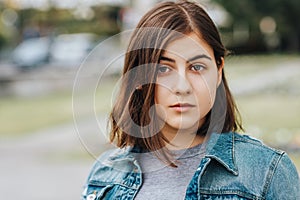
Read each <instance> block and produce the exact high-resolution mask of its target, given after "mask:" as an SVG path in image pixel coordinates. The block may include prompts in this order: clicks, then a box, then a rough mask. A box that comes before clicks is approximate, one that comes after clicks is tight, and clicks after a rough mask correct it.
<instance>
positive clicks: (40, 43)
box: [12, 37, 51, 70]
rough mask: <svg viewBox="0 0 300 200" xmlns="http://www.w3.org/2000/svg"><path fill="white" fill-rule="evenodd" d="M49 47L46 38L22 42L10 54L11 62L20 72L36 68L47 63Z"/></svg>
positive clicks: (48, 39)
mask: <svg viewBox="0 0 300 200" xmlns="http://www.w3.org/2000/svg"><path fill="white" fill-rule="evenodd" d="M50 46H51V39H50V38H48V37H40V38H31V39H27V40H24V41H23V42H21V43H20V44H19V45H18V46H17V47H16V48H15V49H14V51H13V52H12V61H13V63H14V64H16V65H17V67H19V68H20V69H22V70H27V69H32V68H35V67H38V66H40V65H43V64H45V63H47V62H48V61H49V49H50Z"/></svg>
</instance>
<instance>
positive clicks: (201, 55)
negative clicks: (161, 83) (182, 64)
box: [160, 54, 211, 63]
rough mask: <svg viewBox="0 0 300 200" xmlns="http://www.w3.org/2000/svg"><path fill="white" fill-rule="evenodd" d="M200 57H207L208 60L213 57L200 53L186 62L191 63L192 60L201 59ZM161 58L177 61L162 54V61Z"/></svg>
mask: <svg viewBox="0 0 300 200" xmlns="http://www.w3.org/2000/svg"><path fill="white" fill-rule="evenodd" d="M199 58H206V59H208V60H211V58H210V57H209V56H207V55H205V54H200V55H196V56H194V57H192V58H190V59H188V60H187V61H186V62H187V63H189V62H192V61H194V60H197V59H199ZM161 60H163V61H168V62H172V63H175V60H174V59H172V58H168V57H165V56H161V57H160V61H161Z"/></svg>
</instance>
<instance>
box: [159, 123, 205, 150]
mask: <svg viewBox="0 0 300 200" xmlns="http://www.w3.org/2000/svg"><path fill="white" fill-rule="evenodd" d="M197 130H198V129H191V130H177V129H176V130H174V129H169V128H166V127H165V128H163V130H162V134H163V135H164V137H166V139H167V140H168V142H166V147H167V148H168V149H170V150H180V149H186V148H190V147H194V146H196V145H198V144H202V143H203V141H204V137H203V136H199V135H197V134H196V133H197Z"/></svg>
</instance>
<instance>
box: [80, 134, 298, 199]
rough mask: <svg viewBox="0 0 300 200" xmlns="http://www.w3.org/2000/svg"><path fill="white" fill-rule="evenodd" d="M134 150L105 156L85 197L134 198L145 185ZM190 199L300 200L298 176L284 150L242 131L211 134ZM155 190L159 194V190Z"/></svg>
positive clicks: (94, 170)
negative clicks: (239, 132) (272, 146)
mask: <svg viewBox="0 0 300 200" xmlns="http://www.w3.org/2000/svg"><path fill="white" fill-rule="evenodd" d="M133 149H134V148H123V149H116V150H110V151H107V152H105V153H104V154H102V155H101V156H100V158H99V159H98V160H97V161H96V163H95V164H94V166H93V168H92V170H91V172H90V175H89V177H88V179H87V182H86V185H85V189H84V191H83V193H82V199H87V200H94V199H113V200H132V199H134V197H135V195H136V194H137V192H138V191H139V188H140V187H141V185H142V182H143V179H142V172H141V168H140V166H139V163H138V162H137V160H136V158H135V153H134V150H133ZM205 152H206V153H205V156H204V157H203V159H202V160H201V161H199V167H198V168H197V170H196V171H195V174H194V176H193V178H192V180H191V181H190V183H189V185H188V187H187V190H186V195H185V199H186V200H194V199H207V200H208V199H215V200H216V199H218V200H222V199H256V200H268V199H270V200H271V199H272V200H275V199H279V200H285V199H287V200H300V181H299V175H298V173H297V170H296V168H295V166H294V165H293V163H292V161H291V160H290V158H289V157H288V156H287V154H286V153H284V152H283V151H279V150H275V149H272V148H270V147H267V146H265V145H264V144H262V143H261V142H260V141H258V140H256V139H253V138H251V137H249V136H245V135H239V134H237V133H222V134H212V135H211V137H210V139H209V140H208V142H207V144H206V151H205ZM154 192H155V191H154Z"/></svg>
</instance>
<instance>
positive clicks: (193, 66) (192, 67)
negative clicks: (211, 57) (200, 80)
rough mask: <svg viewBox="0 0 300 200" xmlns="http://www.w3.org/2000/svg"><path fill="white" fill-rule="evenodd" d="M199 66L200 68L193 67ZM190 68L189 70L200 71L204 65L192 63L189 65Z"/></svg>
mask: <svg viewBox="0 0 300 200" xmlns="http://www.w3.org/2000/svg"><path fill="white" fill-rule="evenodd" d="M196 66H197V67H198V66H199V67H201V69H195V67H196ZM190 69H191V70H193V71H195V72H198V71H202V70H204V69H205V66H204V65H202V64H194V65H191V66H190Z"/></svg>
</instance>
